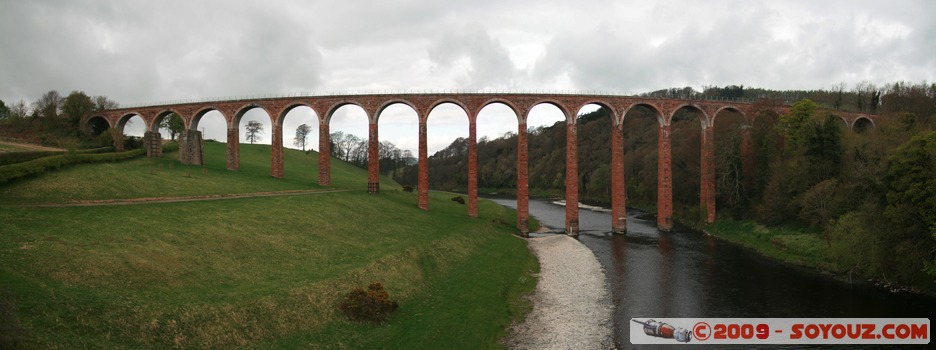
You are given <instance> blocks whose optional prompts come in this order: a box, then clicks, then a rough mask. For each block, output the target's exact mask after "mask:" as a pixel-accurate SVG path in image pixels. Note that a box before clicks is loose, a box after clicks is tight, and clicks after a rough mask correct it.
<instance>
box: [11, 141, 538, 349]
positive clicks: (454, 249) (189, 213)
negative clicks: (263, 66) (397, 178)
mask: <svg viewBox="0 0 936 350" xmlns="http://www.w3.org/2000/svg"><path fill="white" fill-rule="evenodd" d="M224 149H225V145H224V144H220V143H212V142H207V143H206V158H207V159H208V165H207V166H206V167H205V168H202V167H189V166H182V165H180V164H178V163H177V162H176V161H175V160H174V157H175V153H167V154H166V155H165V157H164V158H159V159H135V160H128V161H124V162H120V163H108V164H82V165H76V166H74V167H71V168H67V169H62V170H59V171H55V172H51V173H47V174H44V175H40V176H38V177H33V178H30V179H26V180H20V181H16V182H13V183H8V184H4V185H0V193H2V195H0V198H2V199H0V204H2V205H4V208H3V210H0V222H3V227H2V235H0V251H2V252H3V254H0V315H3V317H0V322H2V324H0V329H2V330H3V332H2V336H0V347H3V348H7V347H8V346H9V347H13V348H15V347H24V348H34V347H37V348H46V347H49V348H90V347H94V348H100V347H105V348H108V347H130V348H233V347H250V348H301V347H322V346H326V345H328V346H338V347H345V348H431V347H436V346H438V345H439V344H446V346H447V347H453V348H490V347H498V346H500V345H499V343H498V342H499V341H500V339H501V338H502V336H503V335H505V332H506V328H507V326H509V325H510V323H511V322H512V321H513V320H518V319H519V318H522V315H524V314H525V313H526V312H528V310H529V309H530V305H529V304H528V301H526V299H525V298H523V295H524V294H527V293H530V292H532V290H533V289H534V288H535V285H536V278H535V273H536V272H537V271H538V264H537V262H536V259H535V257H533V255H532V254H531V253H530V252H529V250H528V249H527V248H526V243H525V241H523V240H521V239H517V238H516V237H515V236H514V235H513V233H514V232H515V229H514V228H513V227H512V225H508V224H503V223H504V222H507V223H511V222H515V220H516V217H515V212H513V211H511V210H509V209H506V208H504V207H501V206H498V205H496V204H494V203H491V202H487V201H482V202H481V203H480V208H479V210H480V217H479V218H470V217H468V216H467V215H466V208H465V206H464V205H460V204H458V203H455V202H452V201H451V200H449V199H450V197H451V196H452V195H451V194H447V193H437V192H432V193H430V196H431V206H432V207H431V210H430V211H428V212H427V211H422V210H420V209H418V208H417V207H416V205H415V202H416V197H415V194H413V193H407V192H404V191H402V190H400V187H399V186H398V185H395V184H392V183H390V182H389V180H386V179H384V180H382V181H386V182H384V183H383V186H381V187H382V191H381V194H380V195H371V194H367V193H366V192H365V191H364V189H366V183H367V175H366V172H364V171H363V170H361V169H358V168H356V167H353V166H351V165H348V164H345V163H343V162H340V161H334V160H333V162H332V166H333V173H332V174H333V181H334V182H335V186H334V187H335V188H347V189H350V191H347V192H333V193H318V194H304V195H301V196H282V197H262V198H259V197H258V198H239V199H227V200H217V201H193V202H181V203H150V204H135V205H105V206H91V207H32V206H28V204H30V203H40V202H41V203H69V202H73V201H80V200H90V199H109V198H128V197H137V196H141V197H158V196H165V195H173V196H175V195H182V196H194V195H206V194H217V193H237V192H243V193H251V192H258V191H277V190H291V189H315V188H317V185H315V182H316V179H315V178H314V174H317V172H316V171H315V169H316V168H315V162H316V161H317V159H318V158H317V155H316V154H314V153H311V154H307V153H304V152H301V151H296V150H285V157H286V162H285V166H286V179H274V178H272V177H270V176H269V154H270V153H269V146H263V145H242V146H241V171H239V172H230V171H226V170H223V167H224V157H223V154H224ZM110 187H115V188H116V189H114V190H110V189H108V188H110ZM31 193H35V194H34V195H33V194H31ZM372 282H380V283H381V284H382V285H383V286H384V287H385V288H386V291H387V292H388V293H389V296H390V297H391V298H392V299H393V300H395V301H397V302H398V303H399V309H398V310H397V311H396V312H395V313H394V314H393V315H392V316H391V317H390V319H389V320H388V321H387V323H385V324H383V325H379V326H377V325H372V324H361V323H356V322H351V321H348V320H347V318H346V317H345V316H344V315H343V314H341V312H340V311H339V310H338V304H339V303H340V301H341V299H342V297H343V296H344V295H345V294H346V293H347V292H348V291H350V290H352V289H353V288H355V287H362V286H367V285H369V284H370V283H372Z"/></svg>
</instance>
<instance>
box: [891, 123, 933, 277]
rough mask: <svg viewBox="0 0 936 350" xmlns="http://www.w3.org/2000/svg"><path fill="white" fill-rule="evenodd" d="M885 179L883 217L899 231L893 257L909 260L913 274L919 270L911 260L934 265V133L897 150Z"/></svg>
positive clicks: (915, 138)
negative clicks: (903, 257)
mask: <svg viewBox="0 0 936 350" xmlns="http://www.w3.org/2000/svg"><path fill="white" fill-rule="evenodd" d="M886 179H887V195H886V200H887V207H886V208H885V210H884V215H885V216H886V217H887V218H888V219H890V220H891V221H892V222H893V223H894V225H895V227H900V228H901V229H900V230H896V231H895V232H893V233H892V234H893V239H895V240H896V241H898V242H899V243H898V245H897V249H898V251H895V254H903V255H904V256H907V257H909V258H911V259H907V260H911V261H908V262H907V263H908V265H910V266H906V267H909V268H913V269H914V270H915V271H920V270H921V268H922V266H919V261H920V260H917V261H912V260H915V259H914V258H920V259H921V260H922V259H926V261H928V262H929V263H930V264H936V260H934V253H936V251H934V249H936V236H934V235H936V132H929V133H927V134H923V135H918V136H915V137H913V138H912V139H910V141H909V142H907V143H905V144H903V145H901V146H900V147H898V148H897V149H896V151H895V152H894V153H893V154H891V156H890V157H889V159H888V169H887V177H886ZM901 248H902V249H901ZM930 266H931V267H932V266H933V265H930ZM928 271H929V272H930V273H931V275H932V276H936V274H932V273H933V272H936V271H933V270H932V269H928Z"/></svg>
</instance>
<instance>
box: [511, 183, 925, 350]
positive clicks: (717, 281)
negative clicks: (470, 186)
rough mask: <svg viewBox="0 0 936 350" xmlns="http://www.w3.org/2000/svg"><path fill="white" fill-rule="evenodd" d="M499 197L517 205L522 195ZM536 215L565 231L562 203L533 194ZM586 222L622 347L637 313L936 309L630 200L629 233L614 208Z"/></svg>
mask: <svg viewBox="0 0 936 350" xmlns="http://www.w3.org/2000/svg"><path fill="white" fill-rule="evenodd" d="M495 201H496V202H497V203H499V204H501V205H504V206H508V207H511V208H516V201H515V200H510V199H497V200H495ZM530 215H532V216H534V217H536V218H537V219H538V220H539V221H540V223H541V224H542V225H544V226H546V227H548V228H550V229H553V230H554V231H555V232H562V231H563V227H564V225H565V208H564V207H563V206H559V205H556V204H552V203H550V202H547V201H540V200H531V201H530ZM579 228H580V230H581V231H580V234H579V241H580V242H582V243H583V244H585V246H587V247H588V248H590V249H591V250H592V251H593V252H594V253H595V256H596V257H597V258H598V260H599V261H600V262H601V264H602V266H603V267H604V270H605V274H606V278H607V281H608V283H609V288H610V291H611V294H612V297H613V299H614V305H615V310H614V332H613V333H614V342H615V343H616V344H618V348H632V347H634V345H632V344H630V341H629V337H628V335H629V331H630V325H629V324H628V323H629V322H630V319H631V318H670V317H705V318H710V317H750V318H768V317H771V318H773V317H784V318H786V317H789V318H802V317H815V318H834V317H836V318H837V317H864V318H868V317H921V318H931V317H933V315H936V298H932V297H927V296H923V295H917V294H911V293H892V292H889V291H887V290H885V289H883V288H880V287H876V286H874V285H870V284H857V283H854V284H849V283H846V282H842V281H839V280H836V279H833V278H831V277H829V276H824V275H822V274H819V273H817V272H815V271H812V270H808V269H804V268H797V267H793V266H789V265H786V264H783V263H778V262H775V261H773V260H770V259H768V258H765V257H763V256H761V255H759V254H757V253H756V252H754V251H751V250H749V249H746V248H742V247H739V246H736V245H734V244H731V243H727V242H724V241H720V240H717V239H715V238H713V237H711V236H706V235H703V234H702V233H700V232H698V231H695V230H692V229H688V228H685V227H681V226H679V225H677V226H676V227H675V228H674V230H673V232H671V233H666V232H660V231H658V230H657V229H656V220H655V218H654V216H653V214H647V213H643V212H640V211H637V210H634V209H630V208H628V214H627V234H626V235H615V234H612V233H611V232H610V229H611V215H610V214H609V213H605V212H596V211H591V210H584V209H582V210H580V211H579Z"/></svg>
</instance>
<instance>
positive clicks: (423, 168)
mask: <svg viewBox="0 0 936 350" xmlns="http://www.w3.org/2000/svg"><path fill="white" fill-rule="evenodd" d="M416 187H417V191H418V192H419V193H418V195H419V209H422V210H429V155H428V152H427V151H426V120H425V119H424V118H422V117H420V118H419V181H418V183H417V184H416Z"/></svg>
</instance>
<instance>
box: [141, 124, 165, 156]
mask: <svg viewBox="0 0 936 350" xmlns="http://www.w3.org/2000/svg"><path fill="white" fill-rule="evenodd" d="M143 145H144V147H146V157H147V158H158V157H162V154H163V153H162V135H160V134H159V133H158V132H153V131H147V132H146V133H144V134H143Z"/></svg>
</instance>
